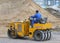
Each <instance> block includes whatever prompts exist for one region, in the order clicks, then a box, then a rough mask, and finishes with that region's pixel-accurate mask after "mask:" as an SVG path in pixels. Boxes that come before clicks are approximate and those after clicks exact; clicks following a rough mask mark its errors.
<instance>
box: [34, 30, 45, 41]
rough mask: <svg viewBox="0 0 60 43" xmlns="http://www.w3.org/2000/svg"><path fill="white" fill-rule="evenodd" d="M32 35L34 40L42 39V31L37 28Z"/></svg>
mask: <svg viewBox="0 0 60 43" xmlns="http://www.w3.org/2000/svg"><path fill="white" fill-rule="evenodd" d="M33 37H34V40H36V41H42V40H44V32H43V31H40V30H37V31H35V32H34V35H33Z"/></svg>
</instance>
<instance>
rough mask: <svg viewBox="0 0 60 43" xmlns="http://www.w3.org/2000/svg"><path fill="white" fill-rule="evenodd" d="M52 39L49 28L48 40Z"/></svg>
mask: <svg viewBox="0 0 60 43" xmlns="http://www.w3.org/2000/svg"><path fill="white" fill-rule="evenodd" d="M50 39H51V31H50V30H48V31H47V40H50Z"/></svg>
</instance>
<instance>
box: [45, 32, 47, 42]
mask: <svg viewBox="0 0 60 43" xmlns="http://www.w3.org/2000/svg"><path fill="white" fill-rule="evenodd" d="M45 40H47V31H44V41H45Z"/></svg>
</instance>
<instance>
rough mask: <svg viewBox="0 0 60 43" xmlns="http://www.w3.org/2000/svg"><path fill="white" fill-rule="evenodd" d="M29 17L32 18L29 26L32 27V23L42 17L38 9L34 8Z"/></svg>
mask: <svg viewBox="0 0 60 43" xmlns="http://www.w3.org/2000/svg"><path fill="white" fill-rule="evenodd" d="M30 18H32V20H31V26H32V27H33V24H34V23H37V22H38V21H39V20H40V19H41V18H42V15H41V14H40V13H39V11H38V10H36V13H35V15H34V16H31V17H30Z"/></svg>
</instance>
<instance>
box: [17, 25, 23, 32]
mask: <svg viewBox="0 0 60 43" xmlns="http://www.w3.org/2000/svg"><path fill="white" fill-rule="evenodd" d="M18 31H19V32H21V31H22V24H18Z"/></svg>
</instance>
